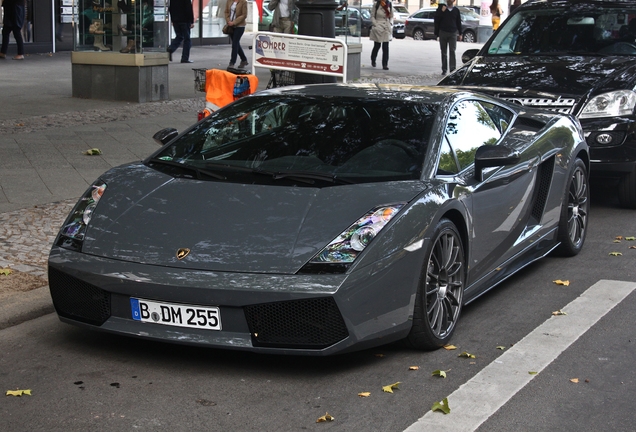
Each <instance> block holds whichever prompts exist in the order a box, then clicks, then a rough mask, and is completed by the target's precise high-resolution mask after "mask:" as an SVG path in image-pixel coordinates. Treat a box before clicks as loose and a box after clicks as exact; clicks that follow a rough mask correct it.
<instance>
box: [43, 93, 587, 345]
mask: <svg viewBox="0 0 636 432" xmlns="http://www.w3.org/2000/svg"><path fill="white" fill-rule="evenodd" d="M175 135H177V136H176V137H175ZM155 137H156V139H157V140H158V141H159V142H160V143H161V145H162V147H161V148H159V149H157V151H155V152H154V153H153V154H152V155H150V156H149V157H147V158H146V159H145V160H143V161H139V162H133V163H128V164H125V165H122V166H119V167H116V168H113V169H111V170H109V171H108V172H106V173H104V174H102V175H101V176H100V177H99V179H98V180H96V181H95V182H94V183H93V184H92V185H91V186H90V187H89V188H88V189H87V190H86V192H85V193H84V195H83V196H82V198H81V199H80V200H79V201H78V203H77V204H76V206H75V207H74V208H73V210H72V212H71V213H70V214H69V216H68V218H67V219H66V221H65V222H64V225H63V226H62V228H61V230H60V232H59V234H58V236H57V238H56V239H55V243H54V245H53V247H52V249H51V253H50V256H49V260H48V279H49V288H50V292H51V297H52V300H53V305H54V306H55V310H56V311H57V313H58V315H59V318H60V320H62V321H63V322H66V323H69V324H74V325H76V326H81V327H84V328H86V329H93V330H99V331H105V332H111V333H117V334H119V335H122V336H124V335H125V336H133V337H138V338H144V339H149V340H156V341H164V342H172V343H181V344H191V345H195V346H198V347H217V348H226V349H235V350H247V351H257V352H261V353H267V354H296V355H300V354H302V355H316V356H324V355H329V354H335V353H344V352H348V351H354V350H359V349H365V348H370V347H373V346H377V345H382V344H387V343H390V342H393V341H397V340H405V341H406V343H407V344H408V345H409V346H411V347H413V348H416V349H435V348H440V347H442V346H444V345H445V344H447V343H448V342H449V341H450V339H451V337H452V335H453V332H454V330H455V329H456V327H457V323H458V320H459V319H460V317H461V311H462V308H463V307H464V305H465V304H467V303H469V302H471V301H473V300H475V299H476V298H478V297H479V296H480V295H482V294H484V293H485V292H486V291H488V290H490V289H491V288H492V287H494V286H496V285H497V284H499V283H500V282H502V281H503V280H505V279H506V278H508V277H510V276H511V275H513V274H514V273H516V272H517V271H519V270H520V269H522V268H524V267H525V266H527V265H528V264H530V263H532V262H533V261H535V260H538V259H540V258H541V257H543V256H545V255H546V254H548V253H549V252H550V251H552V250H553V249H555V248H557V250H558V251H559V252H561V253H562V254H564V255H575V254H577V253H578V252H579V251H580V250H581V248H582V247H583V244H584V242H585V236H586V232H587V219H588V216H587V214H588V209H589V201H588V194H589V188H588V187H587V179H588V178H587V168H588V154H587V144H586V143H585V138H584V137H583V133H582V130H581V128H580V125H579V124H578V122H577V121H576V120H575V119H574V118H572V117H571V116H568V115H562V114H559V113H548V112H545V111H541V110H536V109H532V108H526V107H522V106H519V105H517V104H514V103H510V102H506V101H503V100H500V99H496V98H491V97H488V96H486V95H483V94H480V93H476V92H470V91H457V90H443V89H431V88H430V87H420V88H414V87H412V86H405V87H400V86H397V85H394V84H390V85H379V84H378V85H373V86H371V85H369V84H358V85H356V84H353V85H342V84H326V85H310V86H298V87H283V88H281V89H276V90H264V91H261V92H258V93H255V94H253V95H250V96H246V97H243V98H241V99H238V100H237V101H235V102H233V103H231V104H229V105H227V106H225V107H223V108H221V109H220V110H218V111H216V112H215V113H213V114H212V115H210V116H209V117H206V118H205V119H203V120H201V121H200V122H198V123H196V124H195V125H193V126H192V127H190V128H188V129H187V130H186V131H185V132H183V133H182V134H178V133H176V131H175V130H174V129H164V130H163V131H161V132H160V133H159V134H157V135H155ZM563 265H564V266H566V264H563ZM523 296H524V294H523V293H521V294H520V298H522V297H523ZM491 300H492V299H491ZM523 301H526V302H531V301H533V299H529V298H527V297H526V298H525V299H523ZM493 303H494V302H493ZM493 306H499V307H501V305H493ZM507 307H508V306H507ZM509 307H523V305H522V304H517V305H511V306H509ZM473 312H474V311H473ZM489 313H497V310H496V308H495V309H492V310H491V311H489ZM70 337H71V338H74V337H75V335H71V336H70ZM74 343H75V342H74Z"/></svg>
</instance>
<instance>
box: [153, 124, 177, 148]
mask: <svg viewBox="0 0 636 432" xmlns="http://www.w3.org/2000/svg"><path fill="white" fill-rule="evenodd" d="M178 135H179V131H178V130H176V129H175V128H165V129H161V130H160V131H159V132H157V133H156V134H154V135H153V136H152V138H153V139H154V140H155V141H157V143H158V144H159V145H162V146H163V145H166V144H168V143H169V142H170V141H172V140H173V139H175V138H176V137H177V136H178Z"/></svg>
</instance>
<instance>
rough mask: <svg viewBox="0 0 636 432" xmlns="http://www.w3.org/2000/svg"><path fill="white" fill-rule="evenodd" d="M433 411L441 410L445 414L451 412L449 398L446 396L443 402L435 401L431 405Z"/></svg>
mask: <svg viewBox="0 0 636 432" xmlns="http://www.w3.org/2000/svg"><path fill="white" fill-rule="evenodd" d="M431 411H441V412H443V413H444V414H448V413H450V412H451V410H450V407H449V406H448V398H444V400H443V401H441V402H435V403H434V404H433V406H432V407H431Z"/></svg>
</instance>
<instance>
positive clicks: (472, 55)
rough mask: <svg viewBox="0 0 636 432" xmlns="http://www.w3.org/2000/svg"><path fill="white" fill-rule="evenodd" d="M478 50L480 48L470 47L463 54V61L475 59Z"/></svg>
mask: <svg viewBox="0 0 636 432" xmlns="http://www.w3.org/2000/svg"><path fill="white" fill-rule="evenodd" d="M478 52H479V50H478V49H469V50H466V51H464V54H462V63H468V62H469V61H471V60H472V59H474V58H475V56H476V55H477V53H478Z"/></svg>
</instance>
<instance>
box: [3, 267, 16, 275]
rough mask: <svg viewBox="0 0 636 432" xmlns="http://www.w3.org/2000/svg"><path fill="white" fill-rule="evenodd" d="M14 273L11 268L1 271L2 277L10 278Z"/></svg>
mask: <svg viewBox="0 0 636 432" xmlns="http://www.w3.org/2000/svg"><path fill="white" fill-rule="evenodd" d="M12 272H13V270H11V269H9V268H5V269H0V275H4V276H9V275H10V274H11V273H12Z"/></svg>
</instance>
